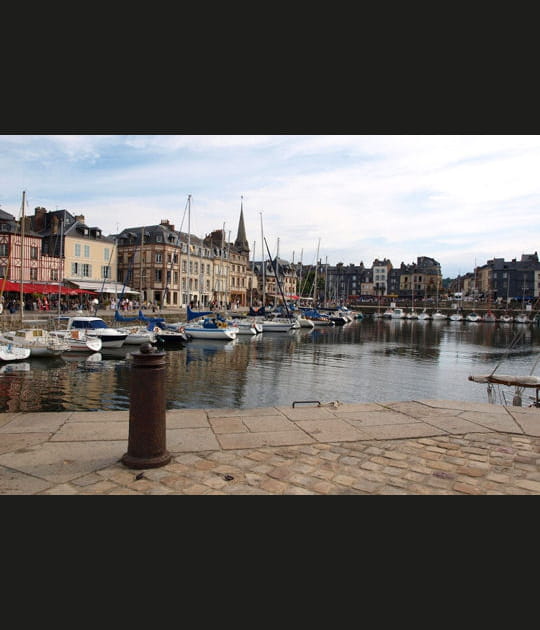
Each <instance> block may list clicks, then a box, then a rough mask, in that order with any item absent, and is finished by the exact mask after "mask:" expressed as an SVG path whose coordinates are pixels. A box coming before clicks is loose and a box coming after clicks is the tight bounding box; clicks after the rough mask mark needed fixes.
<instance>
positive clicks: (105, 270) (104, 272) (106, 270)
mask: <svg viewBox="0 0 540 630" xmlns="http://www.w3.org/2000/svg"><path fill="white" fill-rule="evenodd" d="M101 277H102V278H110V277H111V268H110V267H109V265H103V266H102V267H101Z"/></svg>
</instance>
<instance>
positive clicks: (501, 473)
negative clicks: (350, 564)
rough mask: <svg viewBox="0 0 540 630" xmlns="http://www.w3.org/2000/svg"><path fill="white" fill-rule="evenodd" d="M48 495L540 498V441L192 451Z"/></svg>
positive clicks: (99, 474) (111, 469) (117, 469)
mask: <svg viewBox="0 0 540 630" xmlns="http://www.w3.org/2000/svg"><path fill="white" fill-rule="evenodd" d="M42 494H185V495H189V494H198V495H201V494H203V495H206V494H208V495H214V494H222V495H223V494H242V495H249V494H283V495H291V494H318V495H329V494H330V495H339V494H360V495H362V494H374V495H377V494H379V495H380V494H415V495H418V494H422V495H425V494H454V495H456V494H466V495H475V494H476V495H479V494H499V495H505V494H540V438H530V437H523V436H518V435H498V434H497V435H493V434H492V433H476V434H469V435H463V436H451V437H448V436H439V437H433V438H419V439H414V440H385V441H382V442H381V441H367V442H353V443H351V442H338V443H335V444H308V445H300V446H285V447H279V448H270V447H265V448H255V449H241V450H240V449H235V450H231V451H225V452H224V451H212V452H202V453H201V452H199V453H184V454H182V455H178V456H176V457H174V458H173V459H172V460H171V462H170V463H169V464H168V465H167V466H165V467H162V468H155V469H149V470H145V471H143V472H142V474H141V472H140V471H133V470H129V469H126V468H125V467H124V466H123V465H122V464H120V463H119V464H117V465H114V466H108V467H107V468H104V469H102V470H99V471H96V472H94V473H91V474H88V475H83V476H82V477H79V478H78V479H75V480H73V481H71V482H70V483H65V484H58V485H55V486H53V487H51V488H48V489H46V490H44V491H43V492H42Z"/></svg>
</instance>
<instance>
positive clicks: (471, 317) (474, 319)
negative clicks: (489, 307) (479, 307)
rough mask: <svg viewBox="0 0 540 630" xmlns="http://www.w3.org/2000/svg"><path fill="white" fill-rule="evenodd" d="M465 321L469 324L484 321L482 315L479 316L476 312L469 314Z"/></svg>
mask: <svg viewBox="0 0 540 630" xmlns="http://www.w3.org/2000/svg"><path fill="white" fill-rule="evenodd" d="M465 320H466V321H468V322H481V321H482V315H479V314H478V313H476V312H475V311H472V312H471V313H468V314H467V315H466V316H465Z"/></svg>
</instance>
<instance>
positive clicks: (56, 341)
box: [0, 328, 70, 357]
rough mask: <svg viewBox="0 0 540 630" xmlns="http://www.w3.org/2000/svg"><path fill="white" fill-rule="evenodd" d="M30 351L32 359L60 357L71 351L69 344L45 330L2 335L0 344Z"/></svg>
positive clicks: (14, 331) (25, 330) (9, 332)
mask: <svg viewBox="0 0 540 630" xmlns="http://www.w3.org/2000/svg"><path fill="white" fill-rule="evenodd" d="M2 341H3V342H4V343H8V344H9V343H11V344H13V346H20V347H22V348H28V349H29V350H30V356H31V357H58V356H60V355H61V354H62V353H64V352H68V351H69V349H70V345H69V342H67V341H66V340H65V339H62V338H61V337H58V336H56V335H52V334H51V332H50V331H48V330H46V329H44V328H20V329H19V330H9V331H6V332H4V333H2V335H1V337H0V343H1V342H2Z"/></svg>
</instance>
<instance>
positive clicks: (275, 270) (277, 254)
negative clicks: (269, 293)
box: [269, 236, 279, 308]
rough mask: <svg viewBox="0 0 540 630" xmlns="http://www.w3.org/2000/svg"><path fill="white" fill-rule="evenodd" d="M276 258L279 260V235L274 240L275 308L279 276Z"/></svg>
mask: <svg viewBox="0 0 540 630" xmlns="http://www.w3.org/2000/svg"><path fill="white" fill-rule="evenodd" d="M269 255H270V254H269ZM278 260H279V236H278V238H277V241H276V264H275V265H274V275H275V277H276V291H275V293H274V308H276V306H277V289H278V284H279V278H278V265H279V262H278Z"/></svg>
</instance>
